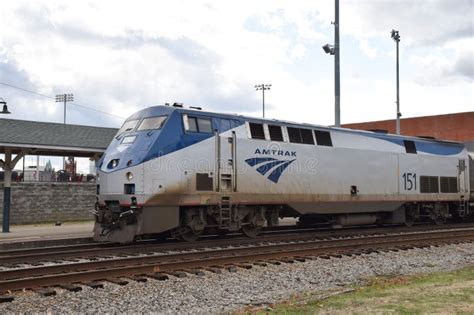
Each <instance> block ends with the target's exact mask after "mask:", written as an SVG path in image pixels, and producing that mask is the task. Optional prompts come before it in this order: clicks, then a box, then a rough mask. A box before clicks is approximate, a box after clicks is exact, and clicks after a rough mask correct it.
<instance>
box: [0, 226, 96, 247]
mask: <svg viewBox="0 0 474 315" xmlns="http://www.w3.org/2000/svg"><path fill="white" fill-rule="evenodd" d="M93 226H94V222H93V221H85V222H64V223H62V224H61V225H59V226H56V225H55V224H54V223H44V224H43V223H42V224H30V225H12V226H11V227H10V232H9V233H0V248H2V247H3V248H4V247H6V246H8V244H21V243H36V242H38V243H41V242H49V241H53V240H62V239H71V241H72V242H74V240H79V239H81V240H82V239H89V238H90V237H92V228H93Z"/></svg>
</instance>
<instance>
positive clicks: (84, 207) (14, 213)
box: [0, 182, 96, 224]
mask: <svg viewBox="0 0 474 315" xmlns="http://www.w3.org/2000/svg"><path fill="white" fill-rule="evenodd" d="M95 187H96V186H95V184H94V183H61V182H56V183H13V184H12V205H11V211H10V223H11V224H29V223H42V222H52V221H76V220H92V218H93V216H92V215H91V213H90V210H91V209H93V208H94V203H95V200H96V199H95V189H96V188H95ZM0 209H1V210H0V219H2V212H3V183H0Z"/></svg>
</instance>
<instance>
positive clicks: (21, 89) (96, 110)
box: [0, 82, 126, 119]
mask: <svg viewBox="0 0 474 315" xmlns="http://www.w3.org/2000/svg"><path fill="white" fill-rule="evenodd" d="M0 84H1V85H5V86H8V87H11V88H13V89H17V90H20V91H23V92H27V93H31V94H35V95H39V96H42V97H46V98H49V99H53V100H54V99H55V98H54V97H52V96H49V95H45V94H41V93H38V92H35V91H31V90H28V89H24V88H21V87H18V86H14V85H11V84H8V83H4V82H0ZM71 104H72V105H74V106H77V107H81V108H84V109H88V110H92V111H95V112H98V113H101V114H105V115H109V116H114V117H117V118H120V119H125V118H126V117H122V116H119V115H115V114H111V113H107V112H104V111H101V110H98V109H95V108H92V107H89V106H85V105H81V104H78V103H75V102H72V103H71Z"/></svg>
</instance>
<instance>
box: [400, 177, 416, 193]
mask: <svg viewBox="0 0 474 315" xmlns="http://www.w3.org/2000/svg"><path fill="white" fill-rule="evenodd" d="M402 177H403V188H404V189H405V190H416V173H403V175H402Z"/></svg>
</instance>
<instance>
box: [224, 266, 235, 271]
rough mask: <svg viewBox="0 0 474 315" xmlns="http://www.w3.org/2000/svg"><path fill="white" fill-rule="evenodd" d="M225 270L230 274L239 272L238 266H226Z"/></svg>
mask: <svg viewBox="0 0 474 315" xmlns="http://www.w3.org/2000/svg"><path fill="white" fill-rule="evenodd" d="M225 269H227V271H229V272H237V267H236V266H226V267H225Z"/></svg>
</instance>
